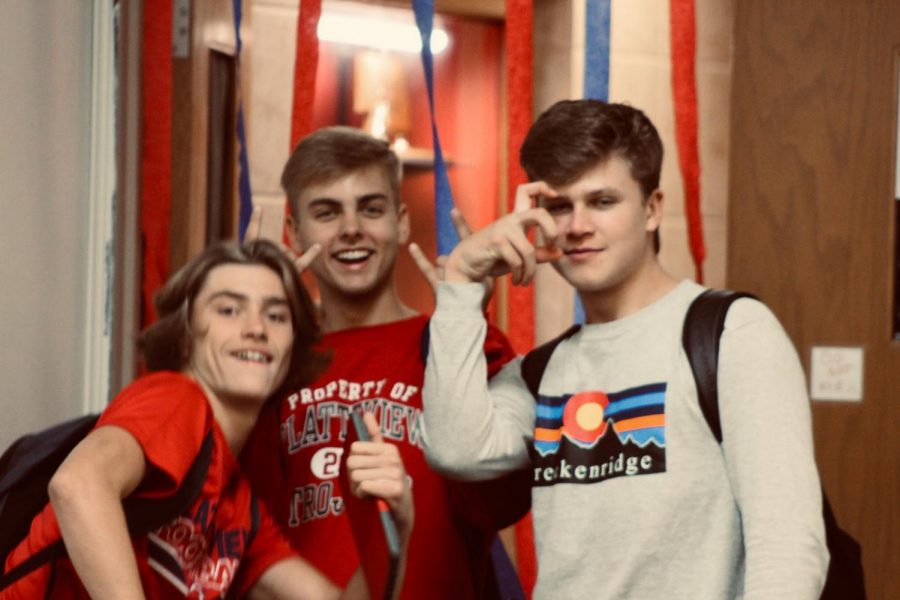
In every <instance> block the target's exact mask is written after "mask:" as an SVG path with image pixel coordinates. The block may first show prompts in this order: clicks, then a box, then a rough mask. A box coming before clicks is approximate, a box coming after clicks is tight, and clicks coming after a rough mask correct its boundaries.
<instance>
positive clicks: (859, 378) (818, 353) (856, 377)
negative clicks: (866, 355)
mask: <svg viewBox="0 0 900 600" xmlns="http://www.w3.org/2000/svg"><path fill="white" fill-rule="evenodd" d="M810 362H811V367H812V368H811V369H810V370H811V373H810V385H809V395H810V397H811V398H812V399H813V400H840V401H844V402H861V401H862V394H863V349H862V348H858V347H846V346H813V349H812V360H811V361H810Z"/></svg>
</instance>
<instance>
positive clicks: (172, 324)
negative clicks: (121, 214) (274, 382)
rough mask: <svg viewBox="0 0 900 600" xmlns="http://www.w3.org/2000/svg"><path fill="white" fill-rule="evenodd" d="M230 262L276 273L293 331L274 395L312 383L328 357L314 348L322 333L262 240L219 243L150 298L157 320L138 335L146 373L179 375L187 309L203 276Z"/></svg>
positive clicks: (291, 277) (188, 332)
mask: <svg viewBox="0 0 900 600" xmlns="http://www.w3.org/2000/svg"><path fill="white" fill-rule="evenodd" d="M229 264H238V265H262V266H265V267H268V268H269V269H271V270H272V271H274V272H275V274H276V275H278V278H279V279H280V280H281V283H282V285H283V286H284V291H285V294H286V295H287V300H288V306H289V308H290V311H291V324H292V327H293V330H294V343H293V347H292V350H291V356H290V362H289V366H288V373H287V376H286V377H285V380H284V382H283V383H282V384H281V386H280V387H279V388H278V390H276V391H275V393H274V394H273V397H280V396H282V395H284V393H286V392H290V391H293V390H296V389H298V388H300V387H302V386H304V385H307V384H309V383H311V382H312V381H313V380H314V379H315V377H316V376H317V375H318V374H319V373H321V371H322V370H323V369H324V368H325V367H326V366H327V364H328V355H327V354H325V353H322V352H319V351H317V350H316V349H315V345H316V344H317V343H318V342H319V341H320V340H321V338H322V334H321V331H320V329H319V325H318V321H317V319H316V309H315V306H314V304H313V302H312V299H311V298H310V297H309V293H308V292H307V291H306V288H305V287H304V286H303V284H302V283H301V281H300V277H299V274H298V273H297V269H296V268H295V267H294V264H293V262H292V261H291V259H290V258H288V257H287V256H286V255H285V254H284V252H282V251H281V249H279V248H278V246H276V245H275V244H273V243H272V242H269V241H267V240H253V241H250V242H246V243H244V244H238V243H236V242H218V243H216V244H213V245H211V246H209V247H208V248H207V249H206V250H204V251H203V252H202V253H201V254H199V255H197V256H196V257H194V258H193V259H191V260H190V261H189V262H188V263H187V264H186V265H184V266H183V267H182V268H181V269H179V270H178V271H177V272H176V273H175V274H174V275H172V277H170V278H169V280H168V281H167V282H166V284H165V285H164V286H163V287H162V288H161V289H160V290H159V291H158V292H157V293H156V295H155V296H154V304H155V306H156V313H157V315H158V317H159V319H158V320H157V321H156V322H155V323H153V324H152V325H150V326H149V327H147V328H146V329H145V330H144V331H143V332H141V334H140V336H139V337H138V349H139V350H140V351H141V354H142V355H143V358H144V362H145V364H146V366H147V369H148V370H149V371H162V370H169V371H182V370H184V369H185V367H186V366H187V365H188V363H189V361H190V358H191V356H190V353H191V348H192V344H193V334H192V329H191V310H192V308H193V304H194V300H195V299H196V298H197V295H198V294H199V293H200V290H201V289H202V288H203V284H204V283H205V282H206V277H207V276H208V275H209V273H210V272H211V271H212V270H213V269H215V268H216V267H219V266H222V265H229Z"/></svg>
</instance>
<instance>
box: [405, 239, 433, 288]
mask: <svg viewBox="0 0 900 600" xmlns="http://www.w3.org/2000/svg"><path fill="white" fill-rule="evenodd" d="M409 255H410V256H412V259H413V262H414V263H416V266H417V267H418V268H419V271H421V272H422V275H424V276H425V279H427V280H428V283H430V284H431V287H432V288H436V287H437V284H438V274H437V270H436V269H435V268H434V265H432V264H431V261H429V260H428V257H427V256H425V253H424V252H422V249H421V248H419V245H418V244H416V243H415V242H414V243H412V244H410V245H409Z"/></svg>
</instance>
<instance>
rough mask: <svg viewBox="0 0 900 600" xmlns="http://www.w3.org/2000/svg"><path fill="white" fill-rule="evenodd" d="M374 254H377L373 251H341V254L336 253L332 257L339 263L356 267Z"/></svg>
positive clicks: (360, 249) (359, 249)
mask: <svg viewBox="0 0 900 600" xmlns="http://www.w3.org/2000/svg"><path fill="white" fill-rule="evenodd" d="M373 254H375V252H374V251H373V250H365V249H362V248H358V249H353V250H341V251H340V252H335V253H334V254H332V255H331V256H332V258H334V259H335V260H337V261H338V262H341V263H344V264H348V265H355V264H359V263H362V262H365V261H366V260H367V259H368V258H369V257H370V256H372V255H373Z"/></svg>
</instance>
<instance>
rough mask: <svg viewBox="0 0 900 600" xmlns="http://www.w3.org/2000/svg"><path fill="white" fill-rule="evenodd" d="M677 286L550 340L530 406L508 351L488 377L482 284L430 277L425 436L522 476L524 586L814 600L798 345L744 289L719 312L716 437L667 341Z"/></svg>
mask: <svg viewBox="0 0 900 600" xmlns="http://www.w3.org/2000/svg"><path fill="white" fill-rule="evenodd" d="M702 290H703V288H702V287H701V286H699V285H697V284H695V283H693V282H689V281H684V282H682V283H681V284H679V285H678V286H677V287H676V288H675V289H674V290H672V291H671V292H669V293H668V294H667V295H666V296H664V297H663V298H661V299H660V300H658V301H657V302H655V303H653V304H651V305H650V306H647V307H645V308H643V309H642V310H640V311H638V312H636V313H634V314H631V315H629V316H627V317H625V318H622V319H619V320H616V321H613V322H610V323H602V324H594V325H587V326H585V327H584V328H582V330H581V331H580V332H579V333H577V334H576V335H574V336H573V337H571V338H569V339H568V340H566V341H564V342H562V343H561V344H560V345H559V346H558V347H557V349H556V351H555V352H554V354H553V356H552V358H551V360H550V362H549V364H548V365H547V369H546V371H545V372H544V376H543V378H542V380H541V386H540V391H539V397H538V399H537V401H536V400H535V398H534V397H533V396H532V395H531V394H530V392H529V391H528V389H527V387H526V385H525V382H524V381H523V380H522V377H521V374H520V360H518V359H517V360H515V361H513V362H512V363H510V364H508V365H507V366H506V367H505V368H504V369H503V370H502V371H501V372H500V373H499V374H498V375H496V376H495V377H494V378H493V379H492V380H491V382H490V384H489V386H488V384H487V383H486V381H487V378H486V376H485V362H484V354H483V352H482V342H483V338H484V332H485V327H486V324H485V321H484V318H483V316H482V312H481V296H482V288H481V286H480V285H479V284H449V283H442V284H441V285H440V287H439V290H438V295H437V309H436V311H435V313H434V315H433V316H432V319H431V336H430V349H429V355H428V362H427V368H426V371H425V388H424V392H423V399H424V405H425V411H424V415H425V438H424V439H425V447H426V453H427V456H428V459H429V461H430V462H431V463H432V465H433V466H434V467H435V468H436V469H437V470H439V471H442V472H444V473H447V474H450V475H454V476H456V477H459V478H463V479H485V478H490V477H494V476H496V475H498V474H502V473H505V472H508V471H511V470H514V469H517V468H522V467H528V468H529V469H530V470H531V471H532V486H533V487H532V517H533V520H534V530H535V545H536V552H537V559H538V580H537V586H536V589H535V598H538V599H544V598H553V599H557V598H561V599H568V598H573V599H574V598H611V599H619V598H640V599H644V598H691V599H697V598H699V599H706V598H708V599H710V600H713V599H715V600H721V599H724V598H748V599H749V598H760V599H763V598H764V599H766V600H770V599H777V598H784V599H790V600H798V599H800V600H802V599H805V598H809V599H815V598H818V597H819V593H820V591H821V588H822V586H823V584H824V581H825V573H826V571H827V565H828V552H827V549H826V547H825V541H824V540H825V536H824V528H823V523H822V516H821V515H822V507H821V492H820V487H819V480H818V475H817V472H816V466H815V461H814V457H813V445H812V433H811V419H810V410H809V401H808V397H807V394H806V388H805V382H804V376H803V371H802V368H801V365H800V362H799V360H798V358H797V354H796V352H795V350H794V348H793V346H792V344H791V342H790V340H789V338H788V337H787V335H786V334H785V332H784V330H783V329H782V327H781V325H780V324H779V323H778V321H777V319H776V318H775V316H774V315H773V314H772V313H771V311H769V310H768V308H766V307H765V306H764V305H763V304H761V303H760V302H757V301H755V300H750V299H742V300H739V301H737V302H736V303H735V304H734V305H733V306H732V307H731V310H730V311H729V313H728V318H727V320H726V323H725V332H724V334H723V336H722V343H721V351H720V358H719V406H720V413H721V415H720V416H721V422H722V431H723V438H724V441H723V444H722V445H721V446H720V445H719V444H718V443H717V442H716V440H715V438H714V437H713V436H712V434H711V433H710V431H709V428H708V425H707V424H706V421H705V420H704V418H703V415H702V413H701V411H700V407H699V404H698V400H697V392H696V386H695V383H694V379H693V376H692V374H691V371H690V367H689V365H688V361H687V357H686V356H685V354H684V351H683V349H682V347H681V329H682V324H683V321H684V316H685V314H686V311H687V308H688V306H689V304H690V302H691V300H693V299H694V298H695V297H696V296H697V295H698V294H699V293H701V292H702Z"/></svg>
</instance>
